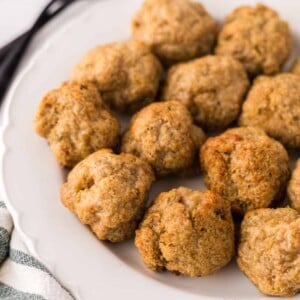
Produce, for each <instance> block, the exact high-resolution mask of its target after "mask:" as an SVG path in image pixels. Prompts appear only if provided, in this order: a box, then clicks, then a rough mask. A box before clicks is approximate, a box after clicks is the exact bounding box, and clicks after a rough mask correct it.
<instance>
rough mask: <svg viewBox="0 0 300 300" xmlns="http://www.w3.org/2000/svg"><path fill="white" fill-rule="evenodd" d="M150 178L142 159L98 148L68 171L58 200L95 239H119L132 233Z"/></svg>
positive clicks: (143, 203) (151, 176)
mask: <svg viewBox="0 0 300 300" xmlns="http://www.w3.org/2000/svg"><path fill="white" fill-rule="evenodd" d="M153 181H154V175H153V172H152V169H151V167H150V166H149V165H148V164H147V163H145V162H144V161H142V160H140V159H139V158H137V157H135V156H133V155H131V154H124V153H121V154H119V155H117V154H114V153H112V151H111V150H109V149H102V150H99V151H97V152H95V153H93V154H91V155H90V156H88V157H87V158H86V159H84V160H83V161H81V162H80V163H79V164H78V165H76V166H75V167H74V169H73V170H72V171H71V172H70V173H69V175H68V179H67V182H66V183H65V184H64V185H63V186H62V189H61V200H62V202H63V204H64V205H65V206H66V207H67V208H68V209H69V210H70V211H72V212H74V213H75V214H76V215H77V216H78V218H79V220H80V221H81V222H82V223H83V224H86V225H88V226H89V227H90V228H91V230H92V231H93V232H94V233H95V234H96V236H97V237H98V239H100V240H108V241H111V242H121V241H124V240H127V239H129V238H131V237H132V235H133V234H134V230H135V229H136V226H137V224H138V221H139V220H140V219H141V217H142V215H143V213H144V209H145V205H146V200H147V197H148V192H149V189H150V186H151V184H152V182H153Z"/></svg>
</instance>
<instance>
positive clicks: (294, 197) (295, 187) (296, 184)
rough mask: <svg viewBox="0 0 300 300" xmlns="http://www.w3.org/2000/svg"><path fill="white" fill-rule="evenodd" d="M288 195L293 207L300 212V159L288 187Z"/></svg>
mask: <svg viewBox="0 0 300 300" xmlns="http://www.w3.org/2000/svg"><path fill="white" fill-rule="evenodd" d="M288 195H289V199H290V204H291V206H292V207H293V208H294V209H296V210H297V211H298V212H300V159H298V160H297V163H296V166H295V169H294V171H293V173H292V178H291V180H290V182H289V186H288Z"/></svg>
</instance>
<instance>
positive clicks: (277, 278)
mask: <svg viewBox="0 0 300 300" xmlns="http://www.w3.org/2000/svg"><path fill="white" fill-rule="evenodd" d="M237 262H238V265H239V267H240V269H241V270H242V271H243V272H244V273H245V275H246V276H247V277H248V278H249V279H250V280H251V281H252V283H253V284H255V285H256V286H257V288H258V289H259V290H260V291H261V292H262V293H264V294H267V295H272V296H292V295H295V294H296V293H297V292H299V291H300V215H299V213H297V212H296V211H295V210H293V209H291V208H278V209H271V208H264V209H258V210H254V211H250V212H248V213H247V214H246V215H245V218H244V220H243V222H242V226H241V241H240V244H239V247H238V257H237Z"/></svg>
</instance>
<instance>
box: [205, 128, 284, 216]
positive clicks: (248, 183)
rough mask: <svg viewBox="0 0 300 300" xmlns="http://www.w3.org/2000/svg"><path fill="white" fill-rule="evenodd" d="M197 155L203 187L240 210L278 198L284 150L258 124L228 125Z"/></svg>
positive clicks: (236, 209)
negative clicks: (227, 127) (247, 125)
mask: <svg viewBox="0 0 300 300" xmlns="http://www.w3.org/2000/svg"><path fill="white" fill-rule="evenodd" d="M200 159H201V166H202V169H203V172H204V182H205V184H206V186H207V188H208V189H210V190H212V191H213V192H215V193H218V194H220V195H221V196H222V197H223V198H225V199H227V200H229V201H230V202H231V206H232V210H233V211H234V212H237V213H240V214H243V213H245V212H246V211H247V210H252V209H255V208H262V207H268V206H269V205H270V204H271V203H272V201H273V200H280V199H281V197H282V196H283V193H284V191H285V187H286V183H287V180H288V178H289V158H288V154H287V152H286V150H285V149H284V147H283V146H282V145H281V144H280V143H279V142H277V141H275V140H273V139H272V138H270V137H268V136H267V135H266V134H265V133H264V132H263V131H262V130H260V129H258V128H251V127H244V128H234V129H229V130H227V131H225V132H224V133H223V134H221V135H219V136H216V137H212V138H209V139H208V140H207V141H206V142H205V143H204V145H203V146H202V148H201V154H200Z"/></svg>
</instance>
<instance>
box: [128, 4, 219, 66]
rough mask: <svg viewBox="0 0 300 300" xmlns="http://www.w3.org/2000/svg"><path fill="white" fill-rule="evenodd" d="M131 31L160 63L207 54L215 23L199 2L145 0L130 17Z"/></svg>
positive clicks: (212, 41)
mask: <svg viewBox="0 0 300 300" xmlns="http://www.w3.org/2000/svg"><path fill="white" fill-rule="evenodd" d="M132 34H133V38H134V39H135V40H138V41H142V42H144V43H145V44H147V45H149V46H150V47H151V49H152V51H153V52H154V53H155V54H156V55H157V56H158V57H159V58H160V59H161V60H162V62H163V63H164V64H171V63H175V62H179V61H186V60H189V59H192V58H195V57H198V56H201V55H205V54H207V53H210V52H211V50H212V47H213V45H214V42H215V38H216V34H217V26H216V22H215V20H214V19H213V18H212V17H211V16H210V15H209V14H208V13H207V11H206V10H205V8H204V7H203V6H202V5H201V4H200V3H197V2H194V1H189V0H145V1H144V4H143V6H142V8H141V9H140V10H139V11H138V12H137V13H136V15H135V16H134V18H133V20H132Z"/></svg>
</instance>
